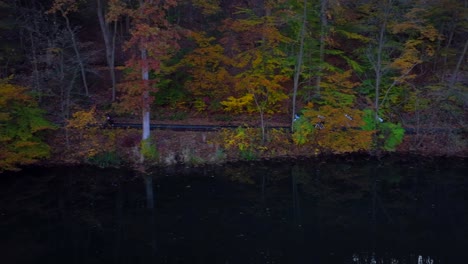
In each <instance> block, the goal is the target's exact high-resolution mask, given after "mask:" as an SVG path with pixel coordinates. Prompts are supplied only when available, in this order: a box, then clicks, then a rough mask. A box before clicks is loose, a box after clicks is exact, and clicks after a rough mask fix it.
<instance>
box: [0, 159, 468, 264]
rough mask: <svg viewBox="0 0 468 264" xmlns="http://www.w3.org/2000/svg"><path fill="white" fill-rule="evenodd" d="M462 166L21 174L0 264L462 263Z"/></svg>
mask: <svg viewBox="0 0 468 264" xmlns="http://www.w3.org/2000/svg"><path fill="white" fill-rule="evenodd" d="M464 164H465V163H462V162H460V161H454V162H450V161H447V160H445V161H443V162H432V163H424V162H420V161H418V160H410V161H407V160H401V159H395V160H382V161H372V160H338V161H333V162H328V163H324V162H319V161H318V160H306V161H298V160H294V161H292V160H290V161H285V160H282V161H269V162H249V163H233V164H225V165H223V166H207V167H202V168H185V167H181V168H168V169H158V170H156V171H155V172H154V173H151V174H146V175H138V174H136V173H134V172H131V171H126V170H114V169H106V170H102V169H96V168H91V167H80V168H48V169H31V170H25V171H23V172H20V173H16V174H14V175H10V176H5V177H3V178H2V180H1V181H2V184H0V195H1V197H0V198H1V199H0V228H1V230H0V231H1V233H2V236H1V237H0V247H1V248H2V249H3V251H4V252H6V253H5V255H4V256H3V259H4V260H5V261H6V262H5V263H37V261H36V260H40V261H39V262H44V263H45V262H47V263H63V262H67V263H148V262H149V263H331V264H333V263H417V264H419V263H421V264H422V263H424V264H426V263H462V262H463V261H464V259H465V257H466V254H465V251H466V250H465V248H464V245H466V244H468V202H467V199H466V194H467V193H468V190H467V189H468V179H467V177H466V176H464V173H465V172H466V165H464ZM26 253H27V254H26Z"/></svg>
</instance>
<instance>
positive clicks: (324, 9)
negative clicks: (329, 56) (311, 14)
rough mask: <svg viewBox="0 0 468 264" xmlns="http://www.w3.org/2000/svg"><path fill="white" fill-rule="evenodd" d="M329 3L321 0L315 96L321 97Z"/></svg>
mask: <svg viewBox="0 0 468 264" xmlns="http://www.w3.org/2000/svg"><path fill="white" fill-rule="evenodd" d="M327 5H328V0H321V1H320V47H319V62H318V63H319V65H318V70H317V80H316V83H315V97H316V98H320V93H321V85H322V74H323V63H324V59H325V37H326V28H327V25H328V21H327V13H326V12H327Z"/></svg>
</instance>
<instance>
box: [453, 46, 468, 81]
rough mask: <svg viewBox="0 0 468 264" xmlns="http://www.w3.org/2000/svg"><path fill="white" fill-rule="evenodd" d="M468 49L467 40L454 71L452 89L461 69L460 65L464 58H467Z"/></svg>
mask: <svg viewBox="0 0 468 264" xmlns="http://www.w3.org/2000/svg"><path fill="white" fill-rule="evenodd" d="M467 49H468V40H466V41H465V46H464V47H463V51H462V53H461V54H460V57H458V62H457V66H455V70H454V71H453V73H452V78H450V83H449V89H452V88H453V86H454V85H455V83H456V81H457V78H458V72H459V71H460V67H461V65H462V63H463V59H464V58H465V55H466V50H467Z"/></svg>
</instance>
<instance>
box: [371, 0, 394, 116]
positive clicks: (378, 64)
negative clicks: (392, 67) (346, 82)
mask: <svg viewBox="0 0 468 264" xmlns="http://www.w3.org/2000/svg"><path fill="white" fill-rule="evenodd" d="M391 4H392V0H388V2H387V4H386V6H385V7H384V14H383V21H382V24H381V25H380V32H379V37H378V38H379V39H378V44H377V45H378V46H377V60H376V61H375V64H374V71H375V104H374V107H375V116H374V118H375V121H376V123H377V122H379V110H380V109H379V107H380V106H379V100H380V99H379V97H380V89H381V87H380V86H381V82H382V76H383V72H382V68H383V67H382V55H383V54H382V52H383V47H384V44H385V30H386V27H387V19H388V15H389V12H390V5H391Z"/></svg>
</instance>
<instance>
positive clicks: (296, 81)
mask: <svg viewBox="0 0 468 264" xmlns="http://www.w3.org/2000/svg"><path fill="white" fill-rule="evenodd" d="M303 16H304V17H303V18H302V27H301V36H300V41H299V42H300V43H299V53H298V54H297V64H296V67H295V71H294V86H293V97H292V117H291V130H293V124H294V119H295V118H296V100H297V90H298V89H299V78H300V76H301V72H302V59H303V57H304V38H305V28H306V21H307V0H304V14H303Z"/></svg>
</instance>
